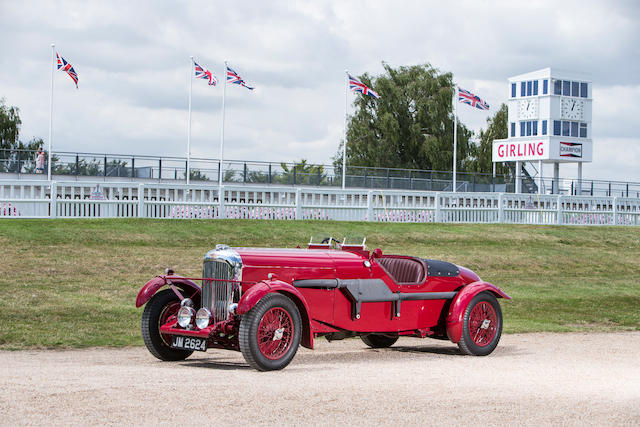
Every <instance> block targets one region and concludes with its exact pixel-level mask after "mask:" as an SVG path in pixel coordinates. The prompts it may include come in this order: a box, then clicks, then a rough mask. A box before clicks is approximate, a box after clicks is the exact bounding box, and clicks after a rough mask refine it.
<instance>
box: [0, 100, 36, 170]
mask: <svg viewBox="0 0 640 427" xmlns="http://www.w3.org/2000/svg"><path fill="white" fill-rule="evenodd" d="M21 124H22V121H21V120H20V109H19V108H18V107H8V106H7V105H6V104H5V100H4V98H0V172H18V171H19V170H22V169H23V168H25V169H28V170H33V169H34V168H35V158H33V157H34V156H33V154H32V153H28V152H27V151H29V150H31V151H35V150H37V149H38V147H42V145H43V142H42V139H40V138H33V139H31V141H29V142H27V143H24V142H21V141H20V125H21Z"/></svg>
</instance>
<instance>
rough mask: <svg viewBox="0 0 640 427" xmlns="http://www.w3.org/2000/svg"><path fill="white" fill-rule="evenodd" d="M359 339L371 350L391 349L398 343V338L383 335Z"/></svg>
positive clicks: (366, 336) (372, 335)
mask: <svg viewBox="0 0 640 427" xmlns="http://www.w3.org/2000/svg"><path fill="white" fill-rule="evenodd" d="M360 339H361V340H362V342H363V343H365V344H366V345H368V346H369V347H371V348H387V347H391V346H392V345H394V344H395V343H396V341H398V337H394V336H389V335H383V334H369V335H361V336H360Z"/></svg>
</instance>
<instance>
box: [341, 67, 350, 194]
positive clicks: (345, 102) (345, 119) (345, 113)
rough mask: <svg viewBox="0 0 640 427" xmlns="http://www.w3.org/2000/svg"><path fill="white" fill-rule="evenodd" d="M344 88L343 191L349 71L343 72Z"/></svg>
mask: <svg viewBox="0 0 640 427" xmlns="http://www.w3.org/2000/svg"><path fill="white" fill-rule="evenodd" d="M344 74H345V86H344V137H343V143H342V189H343V190H344V187H345V183H346V179H347V109H348V105H349V101H348V95H349V70H344Z"/></svg>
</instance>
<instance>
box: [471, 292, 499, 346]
mask: <svg viewBox="0 0 640 427" xmlns="http://www.w3.org/2000/svg"><path fill="white" fill-rule="evenodd" d="M497 319H498V316H497V315H496V311H495V309H494V308H493V306H492V305H491V304H490V303H488V302H487V301H481V302H479V303H478V304H476V305H475V306H474V307H473V309H472V310H471V313H470V314H469V335H470V337H471V340H472V341H473V342H474V343H475V344H476V345H478V346H480V347H484V346H487V345H489V344H490V343H491V342H492V340H493V338H494V337H495V336H496V327H497Z"/></svg>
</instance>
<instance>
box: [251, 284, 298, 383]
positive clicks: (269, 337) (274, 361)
mask: <svg viewBox="0 0 640 427" xmlns="http://www.w3.org/2000/svg"><path fill="white" fill-rule="evenodd" d="M301 338H302V320H301V318H300V312H299V311H298V307H296V305H295V304H294V302H293V301H291V300H290V299H289V298H287V297H286V296H284V295H280V294H268V295H266V296H265V297H263V298H262V299H261V300H260V301H259V302H258V303H257V304H256V305H255V306H254V307H253V308H252V309H251V310H249V312H247V313H246V314H245V315H244V316H242V320H241V321H240V333H239V336H238V341H239V344H240V351H242V355H243V356H244V358H245V360H246V361H247V363H248V364H249V365H251V366H252V367H253V368H255V369H257V370H259V371H273V370H278V369H282V368H284V367H285V366H287V365H288V364H289V363H290V362H291V360H292V359H293V357H294V356H295V355H296V352H297V351H298V346H299V345H300V339H301Z"/></svg>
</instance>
